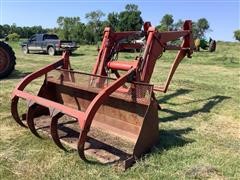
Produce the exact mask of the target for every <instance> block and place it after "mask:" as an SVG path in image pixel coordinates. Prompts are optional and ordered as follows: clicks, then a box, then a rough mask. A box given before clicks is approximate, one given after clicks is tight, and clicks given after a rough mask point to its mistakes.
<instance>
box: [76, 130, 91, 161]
mask: <svg viewBox="0 0 240 180" xmlns="http://www.w3.org/2000/svg"><path fill="white" fill-rule="evenodd" d="M86 138H87V131H82V132H80V135H79V139H78V144H77V149H78V154H79V156H80V158H81V159H82V160H83V161H87V162H89V160H87V158H86V156H85V153H84V145H85V142H86Z"/></svg>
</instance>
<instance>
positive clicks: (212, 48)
mask: <svg viewBox="0 0 240 180" xmlns="http://www.w3.org/2000/svg"><path fill="white" fill-rule="evenodd" d="M216 46H217V43H216V41H215V40H212V41H211V42H210V43H209V49H208V50H209V52H214V51H215V50H216Z"/></svg>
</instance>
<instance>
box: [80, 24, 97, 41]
mask: <svg viewBox="0 0 240 180" xmlns="http://www.w3.org/2000/svg"><path fill="white" fill-rule="evenodd" d="M83 35H84V40H85V43H87V44H95V43H96V42H97V39H96V33H94V32H93V31H92V27H91V26H90V25H87V26H86V28H85V29H84V32H83Z"/></svg>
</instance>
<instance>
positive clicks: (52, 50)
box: [48, 46, 56, 56]
mask: <svg viewBox="0 0 240 180" xmlns="http://www.w3.org/2000/svg"><path fill="white" fill-rule="evenodd" d="M55 53H56V51H55V49H54V48H53V47H52V46H50V47H49V48H48V54H49V55H50V56H54V55H55Z"/></svg>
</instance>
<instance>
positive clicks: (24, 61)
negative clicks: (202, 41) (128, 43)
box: [0, 42, 240, 179]
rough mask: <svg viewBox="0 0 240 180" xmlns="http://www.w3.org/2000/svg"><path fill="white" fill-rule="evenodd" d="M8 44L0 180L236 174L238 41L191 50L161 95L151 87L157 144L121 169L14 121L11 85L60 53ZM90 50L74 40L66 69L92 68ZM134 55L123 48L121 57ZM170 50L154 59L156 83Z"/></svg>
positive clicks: (0, 96)
mask: <svg viewBox="0 0 240 180" xmlns="http://www.w3.org/2000/svg"><path fill="white" fill-rule="evenodd" d="M11 45H12V46H13V48H14V50H15V52H16V57H17V65H16V71H14V72H13V73H12V74H11V75H10V76H9V78H7V79H4V80H1V81H0V117H1V123H0V179H100V178H102V179H194V178H195V179H207V178H211V179H239V178H240V120H239V119H240V118H239V112H240V111H239V104H240V102H239V97H240V87H239V86H240V85H239V75H240V74H239V67H240V65H239V63H240V54H239V43H223V42H221V43H218V45H217V51H216V52H215V53H208V52H199V53H194V54H193V58H192V59H187V58H186V59H185V60H184V61H183V63H182V64H181V65H180V66H179V68H178V70H177V72H176V74H175V76H174V79H173V82H172V84H171V85H170V89H169V91H168V93H166V94H161V93H157V99H158V100H159V103H160V104H161V105H162V107H163V110H162V111H159V118H160V124H159V129H160V130H159V143H158V144H157V145H156V147H154V148H153V150H152V152H151V153H150V154H148V155H147V156H146V157H145V158H144V159H142V160H139V162H137V163H136V164H135V165H134V166H133V167H132V168H130V169H128V170H127V171H126V172H122V171H117V170H116V169H114V168H113V167H111V166H101V165H92V164H87V163H84V162H82V161H81V160H80V158H79V157H78V154H77V152H71V153H66V152H63V151H61V150H60V149H59V148H57V147H56V146H55V144H54V143H52V141H51V140H50V139H47V138H46V139H45V140H39V139H38V138H35V137H34V136H33V135H32V134H31V133H30V132H29V130H27V129H24V128H21V127H19V126H18V125H17V124H16V123H15V122H14V121H13V119H12V117H11V114H10V95H11V92H12V90H13V88H14V86H15V85H16V83H17V82H19V81H20V79H21V78H22V77H24V76H25V75H26V74H28V73H30V72H33V71H35V70H37V69H39V68H40V67H42V66H45V65H47V64H49V63H50V62H53V61H55V60H56V59H58V58H59V57H57V56H55V57H50V56H48V55H42V54H29V55H24V54H23V53H22V52H21V50H20V48H19V45H18V44H11ZM96 55H97V51H96V47H95V46H81V47H80V49H79V50H78V51H77V52H76V54H75V55H74V56H73V57H71V63H72V66H73V68H74V69H77V70H80V71H85V72H91V69H92V66H93V65H94V62H95V59H96ZM133 56H134V54H122V55H121V56H120V59H123V58H125V59H131V57H133ZM174 56H175V53H174V52H170V53H168V52H166V53H165V54H164V55H163V57H162V58H161V59H160V60H158V61H157V64H156V68H155V72H154V75H153V78H152V82H153V83H155V84H161V82H163V80H164V79H165V78H166V76H167V72H168V69H169V67H170V65H171V61H172V59H173V58H174ZM31 88H32V91H34V90H37V86H32V87H31ZM24 107H25V105H24V106H23V107H22V110H23V109H24Z"/></svg>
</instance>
